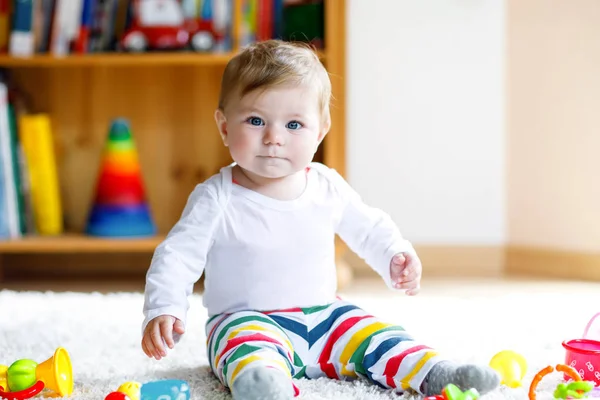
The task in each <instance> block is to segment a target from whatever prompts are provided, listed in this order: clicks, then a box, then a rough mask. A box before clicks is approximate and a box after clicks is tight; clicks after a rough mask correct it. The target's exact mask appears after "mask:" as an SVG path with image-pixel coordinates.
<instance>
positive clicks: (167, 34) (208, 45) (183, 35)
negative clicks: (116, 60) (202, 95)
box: [120, 0, 222, 52]
mask: <svg viewBox="0 0 600 400" xmlns="http://www.w3.org/2000/svg"><path fill="white" fill-rule="evenodd" d="M221 36H222V35H220V34H219V33H218V32H217V31H216V30H215V29H214V27H213V22H212V19H197V18H185V16H184V13H183V9H182V6H181V4H180V2H179V1H177V0H133V2H132V18H131V25H130V27H129V28H128V29H127V31H126V32H125V33H124V35H123V38H122V39H121V42H120V45H121V47H122V48H123V49H125V50H127V51H135V52H141V51H145V50H148V49H155V50H179V49H184V48H186V47H187V46H188V45H189V46H190V47H191V48H192V49H193V50H195V51H210V50H212V48H213V46H214V45H215V43H216V41H217V40H220V38H221Z"/></svg>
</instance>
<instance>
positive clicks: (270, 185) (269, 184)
mask: <svg viewBox="0 0 600 400" xmlns="http://www.w3.org/2000/svg"><path fill="white" fill-rule="evenodd" d="M232 173H233V179H234V181H235V182H236V183H237V184H238V185H240V186H243V187H245V188H247V189H250V190H254V191H255V192H257V193H260V194H262V195H264V196H267V197H271V198H274V199H277V200H283V201H286V200H294V199H297V198H298V197H300V195H301V194H302V192H304V189H305V188H306V179H307V178H306V171H304V170H302V171H298V172H296V173H294V174H292V175H288V176H284V177H281V178H265V177H263V176H259V175H256V174H252V173H250V172H249V171H246V170H243V169H242V168H241V167H240V166H239V165H236V166H235V167H234V168H233V171H232Z"/></svg>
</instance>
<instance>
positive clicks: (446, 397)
mask: <svg viewBox="0 0 600 400" xmlns="http://www.w3.org/2000/svg"><path fill="white" fill-rule="evenodd" d="M478 398H479V392H478V391H477V389H469V390H467V391H466V392H463V391H462V390H460V389H459V388H458V386H456V385H453V384H452V383H451V384H449V385H447V386H446V387H445V388H444V389H443V390H442V394H438V395H436V396H429V397H425V399H423V400H475V399H478Z"/></svg>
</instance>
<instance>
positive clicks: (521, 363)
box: [490, 350, 527, 388]
mask: <svg viewBox="0 0 600 400" xmlns="http://www.w3.org/2000/svg"><path fill="white" fill-rule="evenodd" d="M490 367H491V368H492V369H494V370H495V371H496V372H498V373H499V374H500V377H501V378H502V381H501V382H500V383H501V384H503V385H506V386H508V387H511V388H516V387H519V386H521V381H522V380H523V377H525V373H526V372H527V361H525V358H524V357H523V356H522V355H520V354H519V353H515V352H514V351H512V350H503V351H501V352H499V353H497V354H496V355H495V356H494V357H492V359H491V360H490Z"/></svg>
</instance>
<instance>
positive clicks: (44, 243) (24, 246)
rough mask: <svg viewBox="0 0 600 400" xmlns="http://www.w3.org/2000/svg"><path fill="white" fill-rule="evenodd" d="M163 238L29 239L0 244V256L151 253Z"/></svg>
mask: <svg viewBox="0 0 600 400" xmlns="http://www.w3.org/2000/svg"><path fill="white" fill-rule="evenodd" d="M164 238H165V237H164V236H163V235H157V236H153V237H148V238H123V239H121V238H115V239H112V238H97V237H91V236H85V235H75V234H73V235H71V234H69V235H61V236H30V237H23V238H20V239H11V240H4V241H0V255H2V254H23V253H137V252H153V251H154V249H155V248H156V246H158V244H159V243H160V242H161V241H162V240H164Z"/></svg>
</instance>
